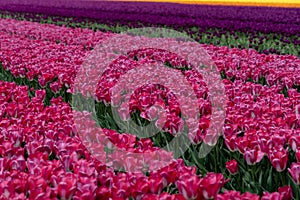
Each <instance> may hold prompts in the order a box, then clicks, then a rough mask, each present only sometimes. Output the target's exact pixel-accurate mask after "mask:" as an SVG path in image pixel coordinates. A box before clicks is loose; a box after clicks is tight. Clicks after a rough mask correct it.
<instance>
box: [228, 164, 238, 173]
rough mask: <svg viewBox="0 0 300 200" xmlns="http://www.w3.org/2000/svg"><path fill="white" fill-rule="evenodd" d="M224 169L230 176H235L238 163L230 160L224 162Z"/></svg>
mask: <svg viewBox="0 0 300 200" xmlns="http://www.w3.org/2000/svg"><path fill="white" fill-rule="evenodd" d="M226 169H227V170H228V171H229V173H230V174H233V175H234V174H237V173H238V163H237V161H236V160H230V161H228V162H226Z"/></svg>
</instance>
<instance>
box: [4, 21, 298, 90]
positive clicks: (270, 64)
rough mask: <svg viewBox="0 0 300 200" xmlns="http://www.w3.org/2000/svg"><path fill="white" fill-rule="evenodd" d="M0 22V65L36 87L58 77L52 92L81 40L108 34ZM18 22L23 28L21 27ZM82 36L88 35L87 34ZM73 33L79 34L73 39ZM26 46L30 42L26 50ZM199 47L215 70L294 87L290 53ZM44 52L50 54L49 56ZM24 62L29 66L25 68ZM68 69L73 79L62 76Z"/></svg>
mask: <svg viewBox="0 0 300 200" xmlns="http://www.w3.org/2000/svg"><path fill="white" fill-rule="evenodd" d="M12 22H13V23H12ZM9 24H11V25H9ZM13 24H14V25H13ZM0 26H1V27H2V28H1V29H0V30H2V31H3V32H2V33H1V34H2V37H1V38H2V40H1V43H2V44H3V45H2V47H1V48H2V55H1V62H2V64H3V66H4V68H5V69H9V70H10V71H11V72H12V73H13V75H15V76H26V77H27V78H28V79H30V80H32V79H33V78H38V79H39V83H40V85H41V86H45V84H46V83H47V82H51V81H52V80H53V79H55V78H58V79H59V81H58V82H56V83H52V84H53V90H54V91H53V92H58V90H59V89H60V88H61V87H62V86H63V85H67V86H69V85H71V83H72V79H73V78H74V75H75V71H74V69H77V68H78V66H80V65H81V64H82V61H83V58H84V56H85V55H86V53H84V52H83V50H82V48H81V47H82V46H81V45H83V46H85V45H88V46H89V47H93V46H94V45H95V44H97V43H98V42H101V41H105V38H109V37H110V35H111V34H105V33H102V32H93V31H89V30H84V31H80V30H82V29H71V28H65V27H58V26H54V25H41V24H38V23H32V22H26V21H24V22H19V21H14V20H9V19H2V20H0ZM24 26H25V27H26V29H23V28H22V27H24ZM87 33H88V34H87ZM86 35H89V36H90V35H91V36H93V37H87V36H86ZM111 36H112V35H111ZM23 37H25V38H23ZM29 38H36V39H37V40H41V41H39V42H40V43H41V44H40V45H39V46H43V48H42V49H41V48H36V46H34V44H31V45H30V43H31V39H29ZM69 38H72V39H69ZM74 38H79V39H78V40H77V39H76V40H75V39H74ZM43 41H47V42H46V43H45V42H43ZM55 41H61V42H62V43H63V44H68V45H69V46H67V47H66V46H64V45H63V44H53V43H52V42H55ZM78 45H79V46H78ZM28 46H29V47H30V46H34V47H32V49H30V48H29V49H28V48H27V47H28ZM45 48H46V49H45ZM203 48H205V49H206V50H207V51H208V54H209V55H210V56H211V57H212V60H213V61H214V63H215V64H216V65H217V67H218V69H219V71H221V72H222V73H223V76H224V77H226V78H227V79H230V80H235V79H240V80H243V81H254V82H256V83H262V84H267V85H269V86H272V85H278V86H280V88H281V90H283V89H284V88H287V89H289V88H298V89H299V85H300V83H299V80H300V78H299V74H300V73H299V65H300V60H299V58H297V57H296V56H291V55H264V54H259V53H257V52H256V51H255V50H250V49H244V50H239V49H235V48H234V49H230V48H228V47H216V46H206V45H204V46H203ZM16 49H22V51H19V52H17V53H16V51H15V50H16ZM50 49H51V50H50ZM48 52H51V53H48ZM59 52H61V53H59ZM70 52H76V53H70ZM20 54H25V55H28V56H26V57H24V56H20ZM49 54H52V55H53V56H51V59H50V57H49ZM55 54H59V55H55ZM62 55H66V56H68V58H62ZM41 57H47V59H46V60H45V62H46V64H37V63H35V62H34V60H39V63H41V62H40V60H41V59H42V58H41ZM48 58H49V59H48ZM54 58H55V59H54ZM42 60H44V59H42ZM32 62H34V63H32ZM21 63H22V64H21ZM27 63H30V64H27ZM24 66H25V69H26V70H25V71H24ZM28 66H31V67H30V68H29V67H28ZM48 66H51V67H48ZM49 70H51V72H49ZM42 74H43V75H42ZM70 74H71V75H72V76H71V77H73V78H70V76H67V75H70ZM58 75H60V76H58ZM66 76H67V77H66Z"/></svg>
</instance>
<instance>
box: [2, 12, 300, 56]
mask: <svg viewBox="0 0 300 200" xmlns="http://www.w3.org/2000/svg"><path fill="white" fill-rule="evenodd" d="M123 9H124V8H123V7H122V11H123ZM163 10H164V9H163ZM226 10H227V9H226ZM101 12H104V11H101ZM118 12H120V11H118ZM248 12H249V11H248ZM248 12H247V13H248ZM104 13H105V15H106V14H107V12H104ZM250 13H252V12H250ZM262 13H264V12H262ZM284 13H285V14H286V13H287V12H286V11H285V12H284ZM219 16H220V14H219V13H218V16H217V17H219ZM289 16H291V15H289ZM105 17H107V16H105ZM239 17H241V16H239ZM243 17H244V15H243ZM0 18H13V19H18V20H28V21H29V20H30V21H35V22H40V23H48V24H56V25H60V26H61V25H64V26H67V27H73V28H89V29H92V30H94V31H95V30H100V31H110V32H114V33H120V32H122V31H126V30H128V29H132V28H141V27H153V26H156V27H166V25H165V24H164V25H162V24H156V23H153V22H152V23H146V22H145V21H141V22H136V21H135V20H136V19H135V18H136V17H134V18H133V19H131V20H129V22H123V21H122V20H123V19H121V20H120V19H115V20H112V21H110V20H106V19H105V18H102V17H101V20H96V19H86V18H85V19H82V18H78V17H63V16H53V15H47V14H45V13H43V14H41V13H39V14H36V13H28V12H27V13H26V12H25V13H23V12H21V13H20V12H9V11H0ZM215 18H216V16H215V17H212V18H211V19H215ZM253 20H254V19H253ZM269 20H270V19H269ZM269 20H268V21H269ZM246 21H249V19H248V18H247V20H246ZM243 24H244V22H243ZM274 24H276V23H274ZM223 25H224V23H223ZM167 27H169V28H172V29H175V30H178V31H180V32H181V31H184V32H186V33H187V34H188V35H189V36H190V37H192V38H193V39H195V40H196V41H197V42H200V43H205V44H213V45H217V46H228V47H231V48H234V47H236V48H253V49H255V50H257V51H259V52H260V53H265V54H269V53H271V54H285V55H286V54H293V55H299V54H300V52H299V48H298V46H299V44H300V41H299V38H298V37H297V35H294V34H290V33H289V32H286V33H285V34H278V33H274V32H273V31H274V29H272V31H271V32H270V31H267V32H266V33H265V30H264V31H263V32H264V33H262V32H261V31H262V30H260V31H258V32H257V31H250V30H247V29H246V30H241V31H234V30H232V27H231V28H230V29H229V30H227V28H228V26H225V27H226V30H224V29H220V28H207V27H205V26H200V27H199V26H195V25H194V26H187V25H186V24H185V25H184V26H183V27H181V26H177V25H176V24H173V25H169V26H167ZM252 27H257V26H251V28H252ZM289 31H290V30H289Z"/></svg>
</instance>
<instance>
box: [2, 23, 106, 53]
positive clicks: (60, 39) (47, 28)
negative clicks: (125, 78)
mask: <svg viewBox="0 0 300 200" xmlns="http://www.w3.org/2000/svg"><path fill="white" fill-rule="evenodd" d="M0 31H3V32H7V33H10V34H14V35H19V36H25V37H27V38H28V39H35V40H44V41H51V42H56V43H63V44H66V45H79V46H83V47H85V48H87V49H90V48H92V47H94V46H95V45H96V44H98V43H100V42H101V41H102V40H103V39H104V38H106V37H109V36H110V35H111V34H110V33H103V32H100V31H97V32H94V31H92V30H90V29H82V28H76V29H71V28H66V27H63V26H62V27H61V26H56V25H53V24H40V23H37V22H29V21H18V20H14V19H0Z"/></svg>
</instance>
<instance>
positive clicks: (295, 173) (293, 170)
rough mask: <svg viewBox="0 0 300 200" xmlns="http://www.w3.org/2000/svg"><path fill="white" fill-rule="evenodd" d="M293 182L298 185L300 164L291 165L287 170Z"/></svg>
mask: <svg viewBox="0 0 300 200" xmlns="http://www.w3.org/2000/svg"><path fill="white" fill-rule="evenodd" d="M288 171H289V172H290V175H291V176H292V179H293V181H294V182H295V183H296V184H298V185H300V163H292V164H291V166H290V168H288Z"/></svg>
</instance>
